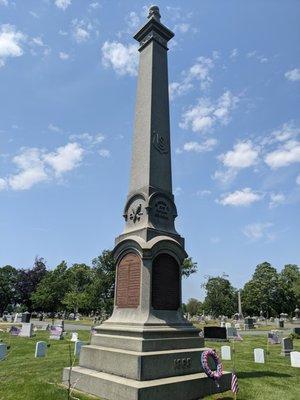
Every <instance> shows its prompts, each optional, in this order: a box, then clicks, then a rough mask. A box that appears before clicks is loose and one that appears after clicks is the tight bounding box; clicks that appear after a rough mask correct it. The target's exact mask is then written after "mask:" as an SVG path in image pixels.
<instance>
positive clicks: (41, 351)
mask: <svg viewBox="0 0 300 400" xmlns="http://www.w3.org/2000/svg"><path fill="white" fill-rule="evenodd" d="M46 351H47V343H46V342H42V341H40V342H37V343H36V345H35V355H34V356H35V358H39V357H45V356H46Z"/></svg>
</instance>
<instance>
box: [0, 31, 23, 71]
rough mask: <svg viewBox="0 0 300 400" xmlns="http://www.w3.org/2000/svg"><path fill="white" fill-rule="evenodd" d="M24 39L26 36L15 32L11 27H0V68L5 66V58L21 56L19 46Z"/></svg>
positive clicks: (21, 52)
mask: <svg viewBox="0 0 300 400" xmlns="http://www.w3.org/2000/svg"><path fill="white" fill-rule="evenodd" d="M25 39H26V36H25V35H24V34H23V33H22V32H20V31H17V30H16V28H15V27H14V26H13V25H10V24H5V25H1V26H0V67H1V66H4V65H5V62H6V59H7V58H9V57H20V56H22V54H23V49H22V47H21V44H22V42H24V41H25Z"/></svg>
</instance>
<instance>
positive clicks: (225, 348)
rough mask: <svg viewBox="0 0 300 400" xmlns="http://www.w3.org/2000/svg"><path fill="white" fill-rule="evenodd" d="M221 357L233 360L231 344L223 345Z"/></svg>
mask: <svg viewBox="0 0 300 400" xmlns="http://www.w3.org/2000/svg"><path fill="white" fill-rule="evenodd" d="M221 358H222V360H231V348H230V346H221Z"/></svg>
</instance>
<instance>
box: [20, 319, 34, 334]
mask: <svg viewBox="0 0 300 400" xmlns="http://www.w3.org/2000/svg"><path fill="white" fill-rule="evenodd" d="M32 332H33V324H32V323H31V322H26V323H25V322H23V323H22V328H21V332H20V334H19V336H22V337H29V338H30V337H32Z"/></svg>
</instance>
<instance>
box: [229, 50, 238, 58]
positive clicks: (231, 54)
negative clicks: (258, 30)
mask: <svg viewBox="0 0 300 400" xmlns="http://www.w3.org/2000/svg"><path fill="white" fill-rule="evenodd" d="M238 54H239V52H238V49H232V50H231V52H230V55H229V57H230V58H231V59H235V58H236V57H237V56H238Z"/></svg>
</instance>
